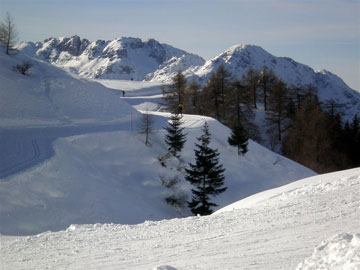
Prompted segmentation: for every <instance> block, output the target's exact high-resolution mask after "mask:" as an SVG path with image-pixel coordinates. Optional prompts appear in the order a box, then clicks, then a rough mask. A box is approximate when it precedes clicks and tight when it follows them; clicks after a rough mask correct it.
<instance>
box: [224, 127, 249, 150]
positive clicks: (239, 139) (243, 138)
mask: <svg viewBox="0 0 360 270" xmlns="http://www.w3.org/2000/svg"><path fill="white" fill-rule="evenodd" d="M228 143H229V144H230V145H231V146H236V147H237V148H238V155H239V156H240V155H245V154H246V152H247V151H248V149H247V145H248V136H247V133H246V131H245V129H244V128H243V126H242V125H241V123H240V122H239V123H238V124H237V125H235V126H234V128H233V129H232V130H231V135H230V137H229V138H228Z"/></svg>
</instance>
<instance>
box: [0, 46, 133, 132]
mask: <svg viewBox="0 0 360 270" xmlns="http://www.w3.org/2000/svg"><path fill="white" fill-rule="evenodd" d="M0 49H1V51H0V62H1V70H0V81H1V86H0V87H1V88H0V90H1V91H0V126H1V127H2V128H4V127H10V126H13V127H15V126H16V127H19V126H26V127H29V126H32V127H34V126H49V125H52V126H54V125H68V126H69V125H73V124H79V123H83V124H85V123H87V124H95V123H97V124H104V123H109V122H122V121H124V120H126V121H127V120H128V119H129V118H130V114H129V113H130V112H132V113H133V114H134V116H135V115H137V112H136V111H135V110H134V109H132V107H131V106H129V105H128V104H127V103H126V102H124V101H123V100H121V99H120V92H119V91H112V90H110V89H107V88H105V87H103V86H102V85H101V84H98V83H94V82H91V81H88V80H86V79H82V78H80V77H76V76H71V75H70V74H68V73H67V72H65V71H64V70H62V69H59V68H56V67H54V66H52V65H50V64H47V63H43V62H39V61H37V60H36V59H31V58H29V57H27V56H26V55H23V54H21V53H20V54H18V55H16V56H8V55H6V54H4V52H3V50H2V48H0ZM24 62H31V63H32V64H33V67H32V68H31V69H30V72H31V75H30V76H25V75H22V74H20V73H18V72H14V71H13V67H14V66H16V65H19V64H20V65H21V64H22V63H24Z"/></svg>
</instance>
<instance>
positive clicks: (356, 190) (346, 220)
mask: <svg viewBox="0 0 360 270" xmlns="http://www.w3.org/2000/svg"><path fill="white" fill-rule="evenodd" d="M268 192H269V194H268ZM262 198H264V199H263V200H262V201H261V203H256V204H252V205H249V204H248V203H247V202H246V199H245V201H244V202H245V205H246V207H241V204H242V202H241V201H239V202H238V203H237V204H238V205H239V206H240V207H239V208H238V209H234V210H232V211H223V212H218V213H216V214H214V215H211V216H204V217H188V218H182V219H170V220H162V221H156V222H155V221H145V222H144V223H142V224H138V225H119V224H92V225H90V224H89V225H75V224H74V225H71V226H69V227H68V228H67V229H66V230H63V231H59V232H44V233H42V234H39V235H34V236H27V237H19V236H17V237H15V236H4V235H2V236H0V241H1V247H0V248H1V254H2V256H1V262H2V266H3V267H4V269H10V270H11V269H39V270H40V269H99V268H101V269H127V270H132V269H177V270H185V269H186V270H189V269H190V270H195V269H197V270H200V269H209V270H210V269H219V270H220V269H221V270H222V269H259V270H263V269H268V270H273V269H274V270H275V269H296V267H297V269H345V270H348V269H351V270H356V269H359V267H360V263H359V234H358V231H359V219H360V213H359V207H360V201H359V198H360V169H359V168H357V169H352V170H348V171H342V172H337V173H334V174H326V175H321V176H316V177H311V178H308V179H304V180H300V181H297V182H295V183H291V184H289V185H287V186H285V187H282V188H277V189H273V190H269V191H266V192H264V193H263V194H262ZM324 239H328V240H325V241H324ZM323 241H324V242H323ZM321 242H322V244H321V245H320V246H318V245H319V243H321ZM317 246H318V247H317ZM315 247H317V248H315ZM314 248H315V251H314V253H313V250H314ZM312 253H313V255H311V254H312ZM307 258H308V259H307ZM321 267H323V268H321Z"/></svg>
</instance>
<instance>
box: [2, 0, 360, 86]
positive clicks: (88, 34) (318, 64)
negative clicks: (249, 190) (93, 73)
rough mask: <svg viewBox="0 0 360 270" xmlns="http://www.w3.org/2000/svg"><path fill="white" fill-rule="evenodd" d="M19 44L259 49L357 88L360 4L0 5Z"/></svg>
mask: <svg viewBox="0 0 360 270" xmlns="http://www.w3.org/2000/svg"><path fill="white" fill-rule="evenodd" d="M6 12H10V14H11V15H12V17H13V18H14V20H15V22H16V25H17V29H18V32H19V38H20V40H21V41H41V40H44V39H46V38H48V37H60V36H72V35H75V34H76V35H79V36H80V37H82V38H87V39H89V40H90V41H93V40H97V39H106V40H108V39H113V38H116V37H121V36H132V37H139V38H141V39H144V40H147V39H148V38H155V39H156V40H158V41H160V42H162V43H167V44H170V45H172V46H174V47H177V48H180V49H184V50H186V51H188V52H192V53H196V54H199V55H201V56H202V57H204V58H205V59H210V58H213V57H215V56H216V55H218V54H220V53H222V52H223V51H225V50H226V49H227V48H229V47H230V46H232V45H235V44H254V45H258V46H261V47H263V48H264V49H265V50H267V51H268V52H270V53H272V54H274V55H276V56H288V57H291V58H293V59H294V60H296V61H298V62H301V63H303V64H307V65H309V66H311V67H312V68H314V69H321V68H324V69H327V70H329V71H331V72H333V73H335V74H337V75H339V76H340V77H341V78H343V79H344V81H345V82H346V83H347V84H348V85H349V86H350V87H352V88H355V89H356V90H360V0H312V1H310V0H166V1H165V0H131V1H130V0H129V1H122V0H117V1H116V0H102V1H100V0H87V1H85V0H72V1H70V0H61V1H60V0H0V15H1V16H2V17H4V15H5V13H6Z"/></svg>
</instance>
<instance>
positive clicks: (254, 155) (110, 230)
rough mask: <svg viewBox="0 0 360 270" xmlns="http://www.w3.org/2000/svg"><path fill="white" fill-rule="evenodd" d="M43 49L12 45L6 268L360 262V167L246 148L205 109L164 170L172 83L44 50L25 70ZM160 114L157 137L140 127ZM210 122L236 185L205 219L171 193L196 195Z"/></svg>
mask: <svg viewBox="0 0 360 270" xmlns="http://www.w3.org/2000/svg"><path fill="white" fill-rule="evenodd" d="M29 59H30V58H28V57H27V56H24V55H22V54H21V53H20V54H18V55H16V56H12V57H9V56H5V55H4V54H3V52H1V51H0V60H1V62H2V67H1V70H0V80H1V82H2V86H3V87H2V88H1V91H0V95H1V99H0V103H1V104H0V105H1V106H0V124H1V128H0V137H1V143H0V201H1V204H0V253H1V257H0V266H1V268H4V269H10V270H11V269H99V268H101V269H104V270H105V269H130V270H131V269H162V270H164V269H165V270H173V269H176V270H182V269H187V270H188V269H239V268H240V269H269V270H271V269H295V267H296V266H298V267H304V269H311V268H309V267H313V266H314V265H315V266H317V265H319V266H320V265H326V263H327V264H328V265H330V264H331V266H332V265H334V264H335V265H336V267H339V268H334V269H342V268H341V267H343V269H347V268H348V269H358V268H359V267H360V266H359V264H360V263H359V260H358V257H359V255H358V254H359V244H358V243H359V236H358V233H359V231H358V230H359V220H360V213H359V209H360V201H359V198H360V194H359V193H360V168H356V169H352V170H348V171H342V172H337V173H332V174H326V175H320V176H314V175H315V173H314V172H312V171H311V170H309V169H307V168H305V167H303V166H301V165H299V164H297V163H295V162H293V161H291V160H288V159H286V158H285V157H282V156H280V155H278V154H276V153H273V152H271V151H269V150H267V149H266V148H264V147H262V146H260V145H259V144H257V143H255V142H253V141H249V152H248V153H247V154H246V155H245V156H238V155H237V149H235V148H233V147H230V146H229V145H228V143H227V137H228V136H229V134H230V130H229V129H228V128H226V127H225V126H223V125H222V124H221V123H219V122H218V121H216V120H214V119H212V118H209V117H203V116H198V115H184V117H183V121H184V124H183V126H184V128H185V131H186V133H187V139H188V140H187V142H186V144H185V147H184V150H183V152H182V155H181V159H180V160H178V159H175V158H169V159H165V161H164V164H165V166H162V165H161V163H160V161H159V158H161V157H164V156H165V154H166V152H167V151H166V145H165V144H164V136H165V131H164V129H163V127H164V126H165V125H166V122H167V121H168V119H169V116H170V115H169V114H168V113H164V112H160V111H158V108H159V107H158V106H157V104H158V103H159V101H161V89H160V85H158V84H156V83H155V84H154V83H148V82H133V81H109V80H107V81H100V80H99V81H97V82H93V81H89V80H85V79H81V78H79V77H77V76H76V75H70V74H68V73H66V72H64V71H62V70H60V69H58V68H56V67H53V66H51V65H49V64H46V63H43V62H41V61H38V60H35V59H30V60H31V61H33V63H34V67H33V68H32V70H31V71H32V75H30V76H23V75H20V74H18V73H15V72H13V71H11V69H12V66H14V65H15V64H18V63H21V62H22V61H23V60H29ZM119 90H124V91H126V95H125V97H123V96H122V93H121V91H119ZM146 110H147V111H148V113H150V114H151V116H152V118H153V120H154V129H153V131H154V132H153V133H152V134H151V135H150V142H151V144H152V146H151V147H146V146H145V145H144V136H143V135H141V134H139V133H138V132H137V129H138V125H139V121H140V117H139V116H140V114H141V113H144V111H146ZM205 122H207V123H208V124H209V127H210V132H211V134H212V140H211V145H210V146H211V147H213V148H217V149H218V150H219V152H220V161H221V163H222V164H223V165H224V168H225V169H226V171H225V177H226V180H225V185H226V186H227V187H228V190H227V191H226V192H225V193H223V194H221V195H219V196H218V197H216V198H215V199H214V202H215V203H217V204H218V205H219V207H217V208H216V210H218V211H217V212H215V213H214V214H213V215H211V216H204V217H200V216H198V217H192V216H190V211H189V210H188V209H186V208H182V207H180V208H174V207H172V206H170V205H168V204H166V202H165V198H166V197H168V196H170V195H178V196H184V198H186V196H189V194H190V186H189V184H188V183H187V182H186V181H185V180H184V177H183V174H182V170H183V167H184V166H186V164H187V163H188V162H193V160H194V152H193V149H194V143H195V142H196V137H198V136H199V135H200V134H201V127H202V126H203V124H204V123H205ZM309 176H311V177H310V178H306V177H309ZM175 178H177V179H178V180H179V182H178V183H177V184H176V185H175V186H174V187H172V188H166V187H165V186H163V185H162V183H161V181H162V180H164V179H165V180H167V179H175ZM303 178H306V179H303ZM299 179H303V180H299ZM295 180H299V181H296V182H294V181H295ZM289 183H290V184H289ZM283 185H285V186H283ZM274 188H275V189H274ZM268 189H270V190H268ZM265 190H267V191H265ZM258 192H261V193H258ZM255 193H258V194H255ZM254 194H255V195H254ZM251 195H252V196H251ZM249 196H250V197H249ZM246 197H247V198H246ZM241 199H243V200H241ZM239 200H240V201H239ZM220 208H221V209H220ZM326 239H328V240H326ZM322 241H325V242H322ZM319 243H321V244H320V246H319V247H318V248H316V249H315V251H314V253H313V255H311V254H312V251H313V250H314V248H315V247H317V246H318V245H319ZM334 258H335V259H334ZM330 260H334V261H336V263H329V262H330ZM331 262H332V261H331ZM306 267H308V268H306ZM345 267H347V268H345ZM349 267H350V268H349ZM300 269H302V268H300Z"/></svg>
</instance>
